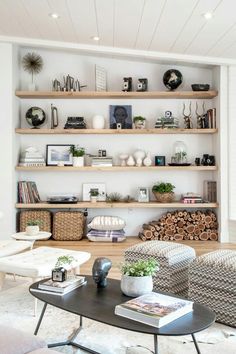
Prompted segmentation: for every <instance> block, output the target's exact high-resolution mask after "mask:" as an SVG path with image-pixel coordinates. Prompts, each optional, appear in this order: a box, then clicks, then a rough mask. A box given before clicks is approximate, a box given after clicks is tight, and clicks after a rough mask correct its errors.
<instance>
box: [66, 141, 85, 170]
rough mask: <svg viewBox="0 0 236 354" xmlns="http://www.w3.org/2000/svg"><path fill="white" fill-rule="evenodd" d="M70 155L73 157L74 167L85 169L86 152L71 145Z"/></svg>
mask: <svg viewBox="0 0 236 354" xmlns="http://www.w3.org/2000/svg"><path fill="white" fill-rule="evenodd" d="M69 152H70V154H71V155H72V160H73V166H74V167H83V166H84V154H85V150H84V148H82V147H79V146H75V145H71V146H70V149H69Z"/></svg>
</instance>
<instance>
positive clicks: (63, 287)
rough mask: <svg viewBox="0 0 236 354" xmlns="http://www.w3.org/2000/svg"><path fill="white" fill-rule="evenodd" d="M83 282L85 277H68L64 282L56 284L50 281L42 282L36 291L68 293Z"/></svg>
mask: <svg viewBox="0 0 236 354" xmlns="http://www.w3.org/2000/svg"><path fill="white" fill-rule="evenodd" d="M84 282H85V277H83V276H70V277H68V278H67V280H66V281H63V282H56V281H53V280H52V279H46V280H42V281H41V282H40V283H39V284H38V289H40V290H47V291H51V292H56V293H61V294H63V293H64V292H68V291H70V290H73V289H75V288H77V287H78V286H80V285H82V284H83V283H84Z"/></svg>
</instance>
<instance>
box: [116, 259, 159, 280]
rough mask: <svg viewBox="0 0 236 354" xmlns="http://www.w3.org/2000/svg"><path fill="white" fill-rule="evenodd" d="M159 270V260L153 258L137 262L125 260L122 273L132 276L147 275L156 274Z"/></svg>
mask: <svg viewBox="0 0 236 354" xmlns="http://www.w3.org/2000/svg"><path fill="white" fill-rule="evenodd" d="M158 270H159V264H158V262H157V261H156V260H155V259H153V258H151V259H148V260H146V261H145V260H140V261H137V262H132V263H129V262H125V263H123V264H122V265H121V273H122V274H123V275H129V276H131V277H145V276H147V275H154V274H155V273H156V271H158Z"/></svg>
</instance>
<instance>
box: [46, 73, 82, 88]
mask: <svg viewBox="0 0 236 354" xmlns="http://www.w3.org/2000/svg"><path fill="white" fill-rule="evenodd" d="M83 87H87V85H80V82H79V80H78V79H75V78H74V77H72V76H70V75H69V74H68V75H67V76H63V84H61V82H60V81H59V80H57V79H54V80H52V91H64V92H70V91H72V92H73V91H77V92H78V91H80V90H81V88H83Z"/></svg>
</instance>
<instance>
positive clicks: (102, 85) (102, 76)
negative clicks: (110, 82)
mask: <svg viewBox="0 0 236 354" xmlns="http://www.w3.org/2000/svg"><path fill="white" fill-rule="evenodd" d="M95 90H96V91H106V90H107V72H106V70H105V69H104V68H102V67H101V66H98V65H95Z"/></svg>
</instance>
